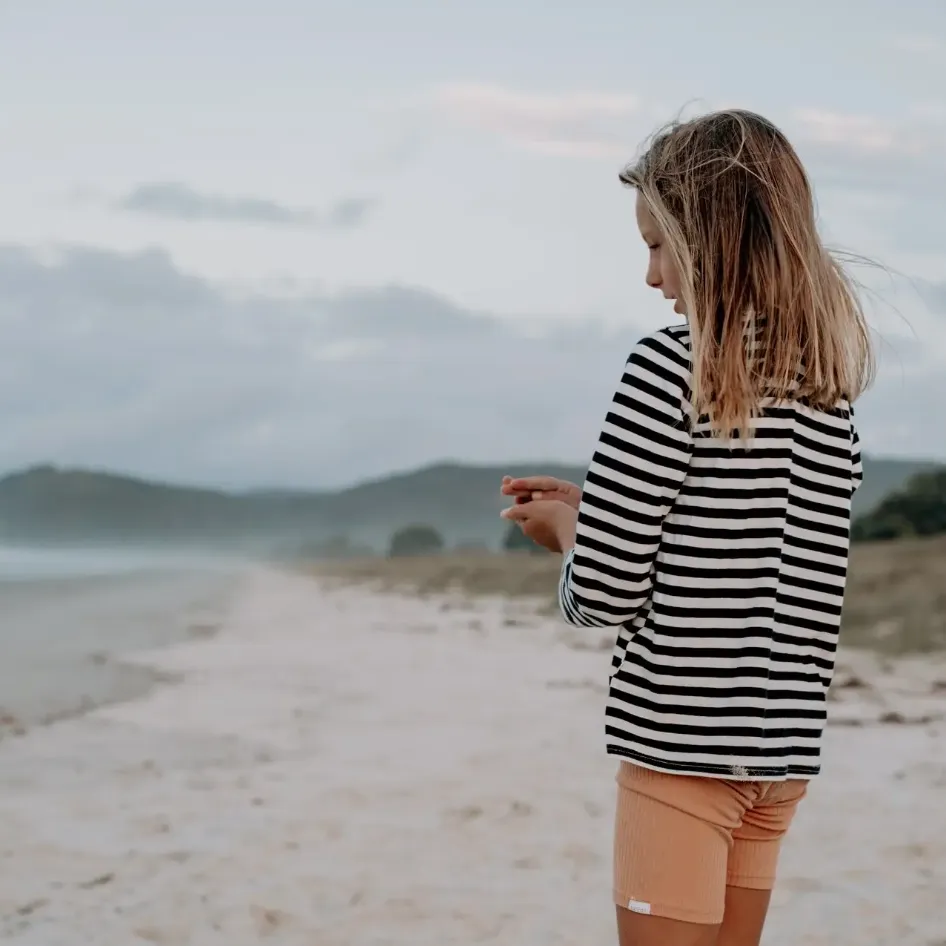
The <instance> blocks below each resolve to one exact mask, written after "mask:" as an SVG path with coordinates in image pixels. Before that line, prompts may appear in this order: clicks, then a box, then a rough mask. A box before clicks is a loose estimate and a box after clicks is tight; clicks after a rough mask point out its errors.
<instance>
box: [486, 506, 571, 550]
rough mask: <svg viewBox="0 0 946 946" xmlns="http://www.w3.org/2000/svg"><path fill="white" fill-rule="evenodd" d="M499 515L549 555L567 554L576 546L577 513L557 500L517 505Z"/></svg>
mask: <svg viewBox="0 0 946 946" xmlns="http://www.w3.org/2000/svg"><path fill="white" fill-rule="evenodd" d="M500 515H501V516H502V517H503V519H509V520H511V521H512V522H515V523H517V524H518V525H519V527H520V528H521V529H522V531H523V532H524V533H525V534H526V535H527V536H528V537H529V538H530V539H532V541H533V542H535V543H536V544H537V545H541V546H542V547H543V548H546V549H548V550H549V551H550V552H567V551H568V550H569V549H570V548H571V547H572V546H573V545H574V544H575V529H576V527H577V525H578V510H577V509H575V508H574V507H573V506H570V505H569V504H568V503H565V502H562V501H560V500H545V501H543V502H523V503H517V504H516V505H515V506H510V507H509V508H508V509H504V510H503V511H502V512H501V513H500Z"/></svg>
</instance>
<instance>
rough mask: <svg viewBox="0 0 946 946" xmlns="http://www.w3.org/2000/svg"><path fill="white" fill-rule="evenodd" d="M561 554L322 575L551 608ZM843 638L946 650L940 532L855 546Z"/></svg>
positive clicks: (332, 566) (340, 565)
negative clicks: (531, 602) (524, 601)
mask: <svg viewBox="0 0 946 946" xmlns="http://www.w3.org/2000/svg"><path fill="white" fill-rule="evenodd" d="M559 561H560V560H559V558H558V556H554V555H546V554H530V553H506V554H500V553H490V552H452V553H447V554H443V555H437V556H430V557H419V558H381V557H378V558H364V559H354V560H348V561H323V562H318V563H316V564H313V565H311V566H307V570H308V571H311V572H312V573H313V574H315V575H317V576H319V577H321V578H323V579H334V580H336V581H340V582H343V583H357V584H366V585H369V586H371V587H372V588H375V589H378V590H387V591H391V590H399V591H411V592H414V593H416V594H419V595H424V596H428V595H437V594H443V593H447V592H459V593H462V594H465V595H468V596H476V595H493V596H500V597H515V598H532V599H534V601H535V607H536V609H537V610H539V611H541V612H544V613H551V612H554V610H555V600H554V594H555V585H556V581H557V579H558V571H559ZM842 642H843V643H844V644H846V645H847V646H853V647H863V648H868V649H870V650H874V651H878V652H880V653H884V654H891V655H896V654H916V653H930V652H934V651H941V650H946V536H941V537H937V538H935V539H923V540H919V539H918V540H906V541H898V542H877V543H864V544H858V545H855V546H854V548H853V552H852V556H851V569H850V578H849V581H848V591H847V600H846V605H845V612H844V628H843V633H842Z"/></svg>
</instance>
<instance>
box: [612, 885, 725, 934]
mask: <svg viewBox="0 0 946 946" xmlns="http://www.w3.org/2000/svg"><path fill="white" fill-rule="evenodd" d="M611 892H612V895H613V897H614V905H615V906H618V907H621V908H622V909H624V910H627V909H628V906H627V905H628V903H630V902H631V901H632V900H637V901H640V900H641V898H640V897H631V896H626V895H625V894H623V893H621V892H620V891H618V890H612V891H611ZM644 902H646V903H649V905H650V912H649V913H647V914H645V915H646V916H658V917H661V918H662V919H664V920H678V921H680V922H682V923H694V924H696V925H697V926H719V924H720V923H722V922H723V910H722V909H720V910H719V912H718V913H707V912H706V911H703V912H702V913H701V912H699V911H697V910H688V909H687V908H686V907H677V906H672V905H671V904H668V903H655V902H654V901H652V900H651V901H644ZM630 912H631V913H635V912H637V911H634V910H631V911H630Z"/></svg>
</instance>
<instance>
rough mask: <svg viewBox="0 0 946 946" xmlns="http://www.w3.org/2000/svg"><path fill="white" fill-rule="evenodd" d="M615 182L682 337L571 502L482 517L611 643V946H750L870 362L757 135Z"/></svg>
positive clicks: (794, 787)
mask: <svg viewBox="0 0 946 946" xmlns="http://www.w3.org/2000/svg"><path fill="white" fill-rule="evenodd" d="M621 180H622V181H623V182H624V183H625V184H627V185H629V186H630V187H632V188H634V189H635V190H636V192H637V222H638V225H639V227H640V231H641V236H642V237H643V238H644V242H645V243H646V244H647V247H648V250H649V253H650V262H649V264H648V267H647V284H648V285H649V286H652V287H653V288H654V289H657V290H659V291H660V292H661V293H662V294H663V296H664V298H666V299H669V300H672V302H673V307H674V311H675V312H677V313H678V314H680V315H683V316H685V317H686V321H685V324H682V325H676V326H673V327H670V328H665V329H662V330H661V331H659V332H655V333H654V334H652V335H650V336H648V337H647V338H645V339H643V340H642V341H641V342H639V343H638V344H637V346H636V347H635V348H634V350H633V351H632V352H631V355H630V358H629V359H628V361H627V366H626V368H625V371H624V375H623V377H622V378H621V381H620V383H619V385H618V389H617V392H616V393H615V395H614V399H613V401H612V404H611V409H610V411H609V412H608V414H607V416H606V418H605V422H604V429H603V431H602V433H601V435H600V438H599V441H598V446H597V449H596V451H595V453H594V457H593V459H592V461H591V465H590V467H589V469H588V474H587V478H586V480H585V484H584V489H583V490H579V489H578V488H577V487H575V486H574V485H573V484H569V483H564V482H560V481H557V480H552V479H550V478H548V477H533V478H525V479H519V480H511V479H509V478H508V477H507V478H506V480H504V482H503V492H504V493H505V494H507V495H510V496H514V497H516V499H517V504H516V505H514V506H512V507H511V508H509V509H506V510H504V512H503V515H504V516H506V517H507V518H509V519H512V520H514V521H516V522H518V523H519V524H520V525H521V527H522V528H523V529H524V531H525V532H526V534H527V535H529V536H530V537H532V538H533V539H535V541H537V542H539V543H540V544H542V545H545V546H546V547H547V548H550V549H552V550H555V551H560V552H563V553H564V561H563V566H562V573H561V581H560V585H559V600H560V605H561V610H562V614H563V615H564V617H565V619H566V620H567V621H568V622H569V623H571V624H575V625H583V626H589V627H604V626H614V627H616V628H618V631H617V644H616V646H615V649H614V655H613V659H612V667H611V681H610V693H609V697H608V701H607V708H606V721H605V722H606V725H605V733H606V741H607V751H608V752H609V753H610V754H612V755H614V756H617V757H618V758H619V760H620V768H619V771H618V775H617V783H618V801H617V817H616V832H615V846H614V900H615V903H616V905H617V913H618V931H619V939H620V943H621V946H757V944H758V943H759V941H760V939H761V935H762V926H763V923H764V920H765V915H766V911H767V909H768V904H769V898H770V894H771V890H772V885H773V881H774V878H775V867H776V860H777V858H778V851H779V845H780V843H781V841H782V838H783V836H784V835H785V832H786V830H787V829H788V827H789V824H790V823H791V820H792V816H793V814H794V812H795V808H796V806H797V804H798V802H799V801H800V800H801V798H802V796H803V795H804V794H805V790H806V788H807V785H808V782H809V780H810V779H811V778H813V777H814V776H815V775H817V774H818V772H819V770H820V747H821V736H822V730H823V728H824V725H825V709H826V699H827V692H828V686H829V684H830V682H831V677H832V673H833V670H834V657H835V648H836V646H837V640H838V629H839V625H840V621H841V605H842V601H843V596H844V584H845V576H846V571H847V560H848V531H849V522H850V511H851V497H852V495H853V493H854V490H855V489H856V488H857V486H858V484H859V482H860V479H861V461H860V449H859V444H858V437H857V433H856V432H855V429H854V426H853V422H852V408H851V402H852V401H853V400H854V399H855V398H856V397H857V396H858V395H859V394H860V393H861V392H862V391H863V389H864V388H865V387H866V385H867V384H868V383H869V380H870V378H871V375H872V371H873V358H872V353H871V344H870V336H869V333H868V329H867V327H866V324H865V319H864V316H863V312H862V310H861V307H860V305H859V303H858V300H857V297H856V295H855V292H854V291H853V289H852V285H851V283H850V281H849V280H848V279H847V277H846V276H845V275H844V273H843V272H842V270H841V268H840V267H839V265H838V264H837V263H836V262H835V261H834V260H833V259H832V257H831V256H830V255H829V254H828V252H827V251H826V249H825V247H824V245H823V244H822V242H821V240H820V239H819V236H818V233H817V229H816V225H815V210H814V203H813V199H812V192H811V187H810V185H809V182H808V179H807V177H806V174H805V171H804V169H803V168H802V165H801V163H800V161H799V159H798V156H797V155H796V153H795V151H794V150H793V149H792V147H791V145H790V144H789V142H788V141H787V140H786V138H785V136H784V135H783V134H782V133H781V132H780V131H779V130H778V129H777V128H776V127H775V126H773V125H772V124H771V123H770V122H768V121H766V120H765V119H764V118H761V117H760V116H758V115H755V114H752V113H749V112H744V111H732V110H729V111H722V112H716V113H714V114H710V115H706V116H703V117H701V118H697V119H694V120H692V121H689V122H685V123H678V124H674V125H672V126H671V127H670V128H669V129H667V130H665V131H663V132H662V133H660V134H659V135H658V136H657V137H656V138H655V139H654V140H653V141H652V143H651V144H650V146H649V147H648V149H647V150H646V152H645V153H644V154H643V156H642V157H641V158H640V160H638V161H637V162H636V163H635V164H633V165H632V166H631V167H629V168H627V169H626V170H625V171H624V172H623V173H622V175H621ZM535 499H544V500H548V501H540V502H536V501H531V500H535Z"/></svg>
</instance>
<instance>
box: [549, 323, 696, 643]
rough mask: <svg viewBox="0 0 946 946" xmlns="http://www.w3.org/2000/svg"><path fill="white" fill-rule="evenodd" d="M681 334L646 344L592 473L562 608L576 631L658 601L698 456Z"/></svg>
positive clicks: (623, 385)
mask: <svg viewBox="0 0 946 946" xmlns="http://www.w3.org/2000/svg"><path fill="white" fill-rule="evenodd" d="M684 338H686V332H685V330H683V329H677V328H673V329H664V330H663V331H661V332H657V333H655V334H654V335H651V336H649V337H647V338H645V339H643V340H642V341H640V342H639V343H638V344H637V346H636V347H635V348H634V350H633V352H632V353H631V355H630V358H629V359H628V361H627V365H626V367H625V370H624V375H623V377H622V378H621V382H620V384H619V385H618V389H617V391H616V392H615V395H614V398H613V400H612V402H611V408H610V410H609V411H608V414H607V416H606V417H605V421H604V429H603V430H602V432H601V435H600V437H599V439H598V445H597V448H596V450H595V453H594V456H593V458H592V461H591V464H590V466H589V468H588V475H587V477H586V479H585V484H584V490H583V494H582V500H581V506H580V508H579V511H578V527H577V532H576V539H575V547H574V548H573V549H572V550H571V551H570V552H569V553H568V554H567V555H566V556H565V559H564V561H563V563H562V574H561V579H560V582H559V605H560V607H561V611H562V615H563V617H564V618H565V620H566V621H567V622H568V623H569V624H573V625H579V626H585V627H605V626H614V625H620V624H626V623H627V622H628V621H631V620H632V619H633V618H634V616H635V615H636V614H637V613H638V611H639V610H640V609H641V607H642V606H643V605H645V604H646V603H647V602H648V601H649V599H650V595H651V591H652V586H653V567H654V562H655V559H656V556H657V550H658V548H659V546H660V539H661V532H662V527H663V521H664V519H665V517H666V516H667V513H668V512H669V511H670V508H671V506H672V505H673V503H674V501H675V499H676V497H677V494H678V493H679V491H680V487H681V485H682V483H683V481H684V479H685V477H686V473H687V469H688V466H689V461H690V454H691V451H692V442H691V438H690V424H689V414H688V401H689V390H690V355H689V350H688V348H687V346H686V345H685V344H684V341H683V339H684Z"/></svg>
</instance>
